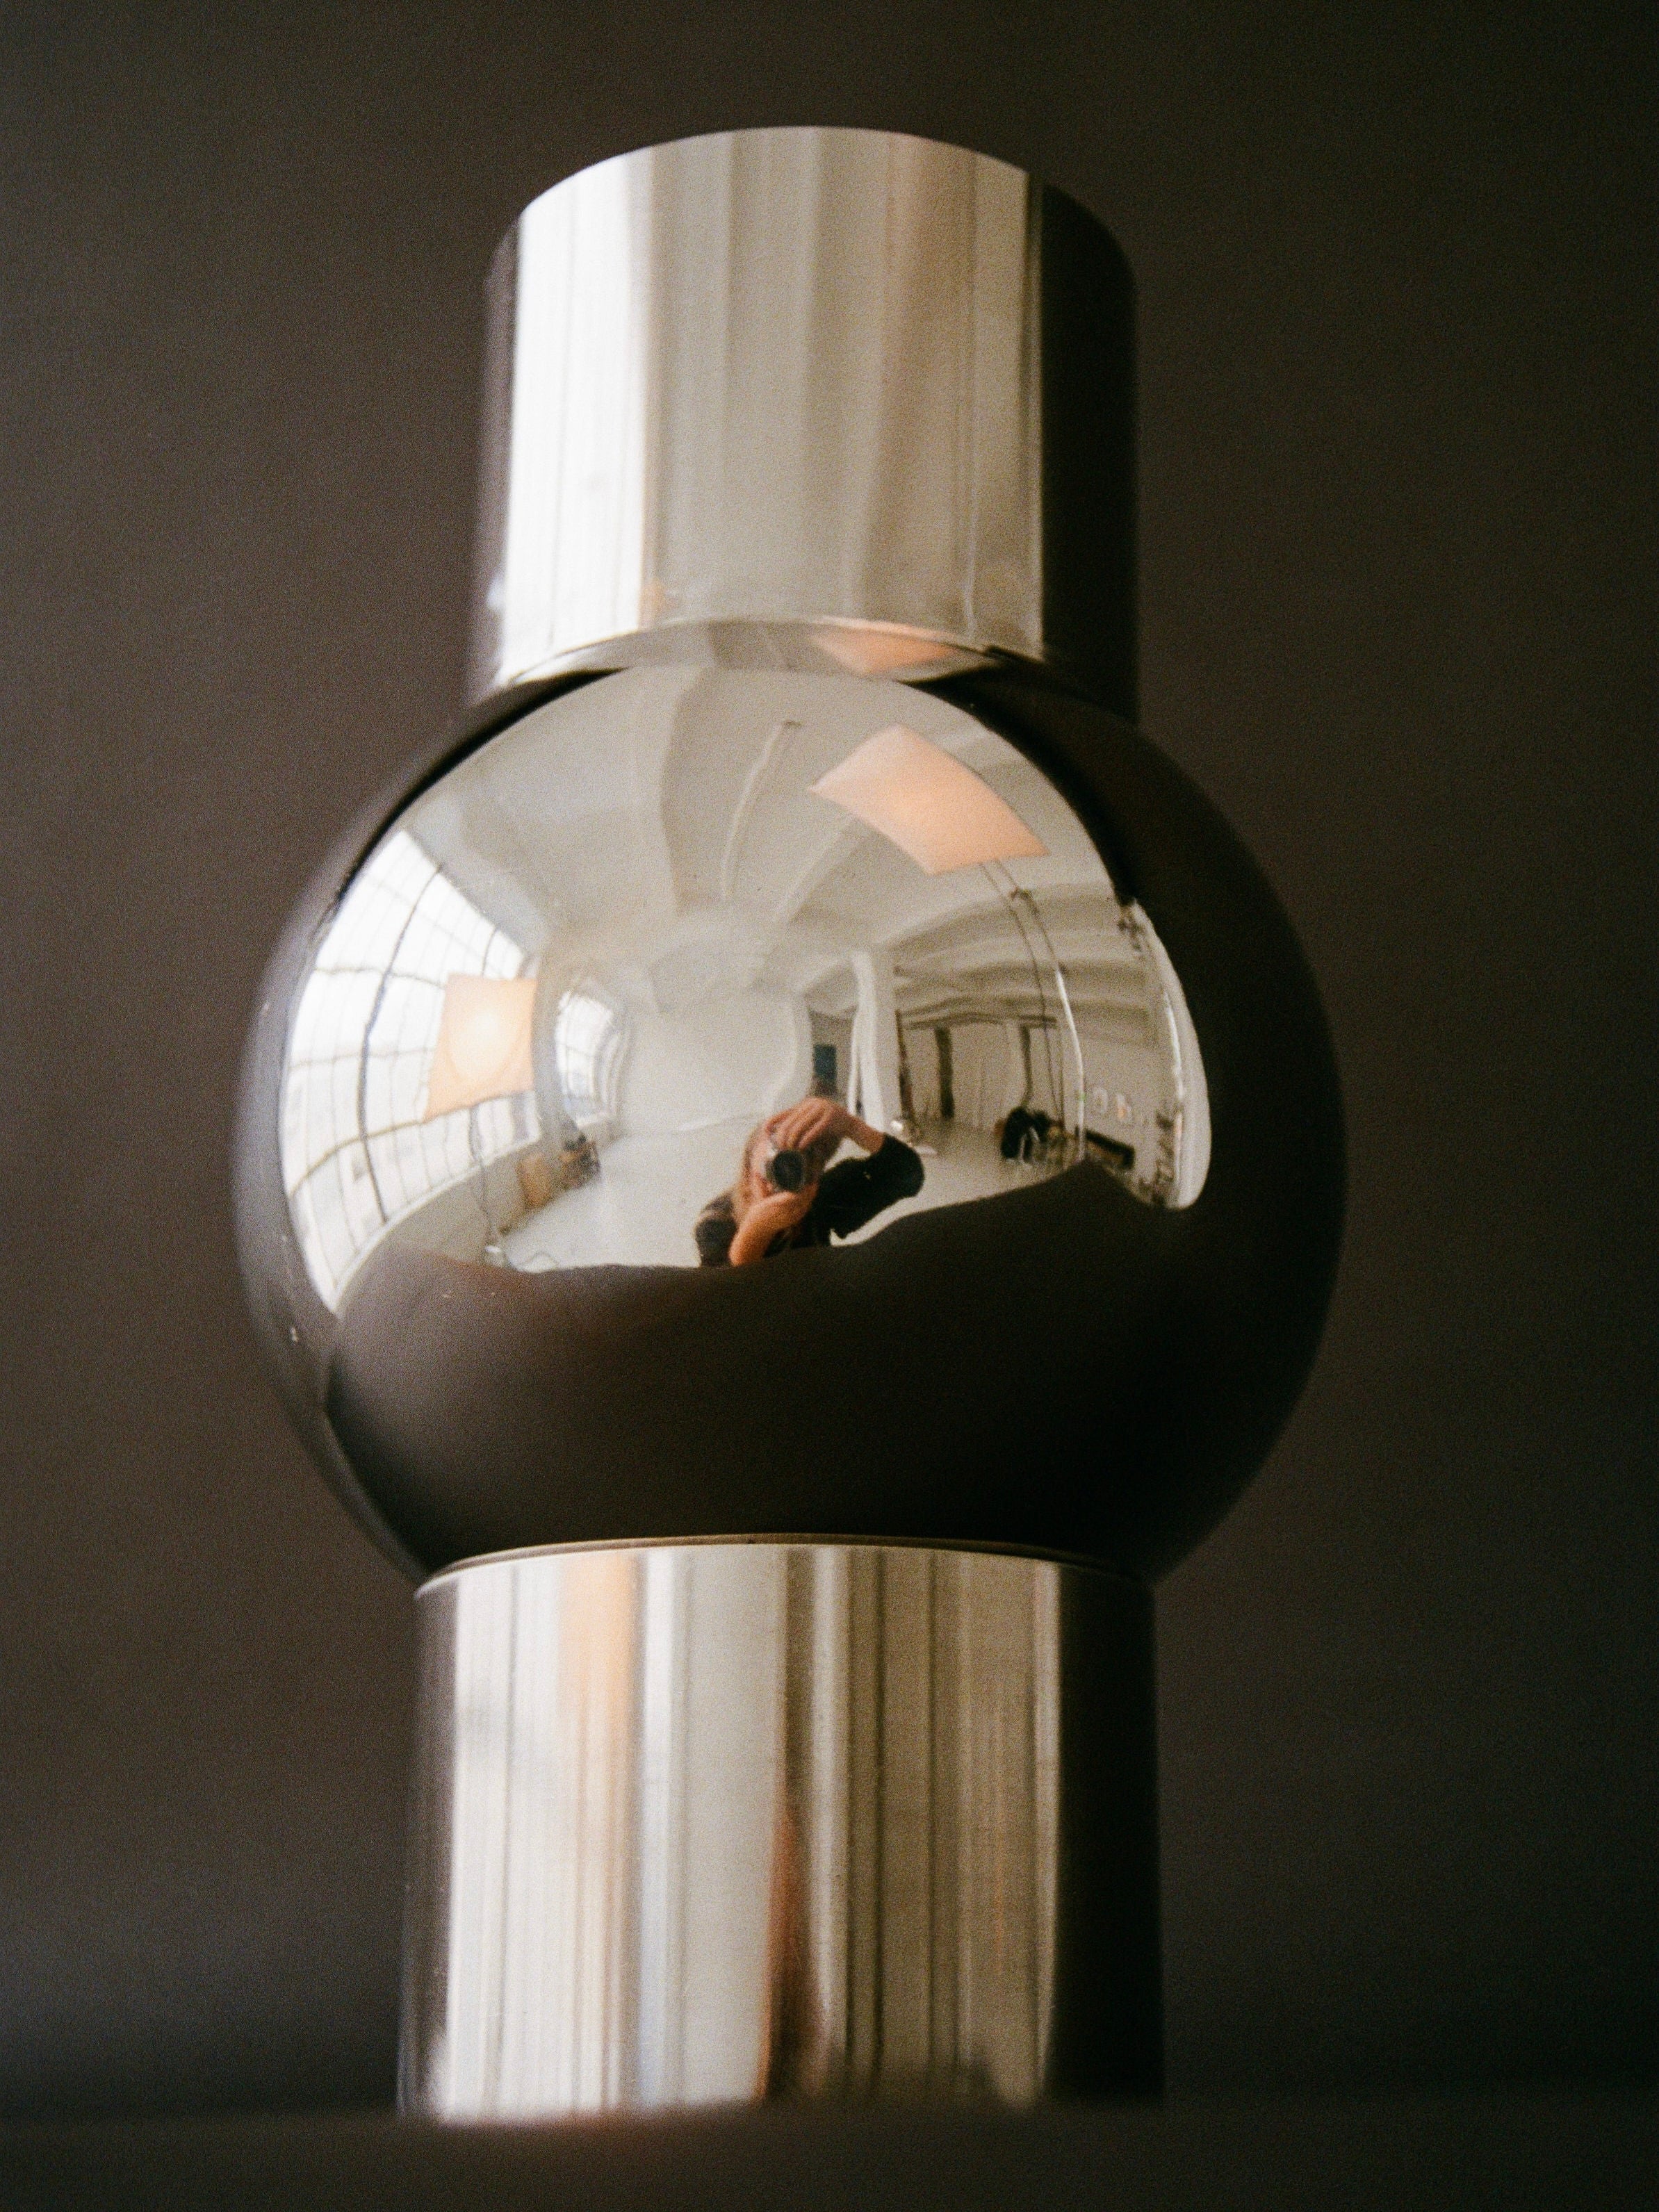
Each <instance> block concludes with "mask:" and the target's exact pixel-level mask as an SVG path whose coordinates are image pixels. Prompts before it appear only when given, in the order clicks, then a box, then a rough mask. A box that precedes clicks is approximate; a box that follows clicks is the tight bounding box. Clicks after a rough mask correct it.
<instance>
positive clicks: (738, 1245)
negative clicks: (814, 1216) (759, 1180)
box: [729, 1182, 818, 1267]
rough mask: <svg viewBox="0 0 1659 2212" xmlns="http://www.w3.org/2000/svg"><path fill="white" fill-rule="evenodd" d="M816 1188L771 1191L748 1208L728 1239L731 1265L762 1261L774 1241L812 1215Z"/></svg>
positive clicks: (810, 1183)
mask: <svg viewBox="0 0 1659 2212" xmlns="http://www.w3.org/2000/svg"><path fill="white" fill-rule="evenodd" d="M817 1194H818V1187H817V1183H815V1182H809V1183H808V1184H807V1185H806V1186H805V1188H804V1189H801V1190H775V1191H773V1192H771V1194H769V1196H767V1197H764V1198H757V1199H755V1200H753V1201H752V1202H751V1204H750V1206H749V1208H748V1210H747V1212H745V1213H744V1217H743V1219H742V1220H741V1221H740V1222H739V1223H738V1230H737V1234H736V1235H735V1236H734V1237H732V1249H731V1252H730V1255H729V1257H730V1261H731V1264H732V1267H744V1265H746V1264H747V1262H749V1261H751V1260H763V1259H764V1258H765V1257H766V1255H767V1254H768V1253H769V1251H770V1250H771V1249H772V1248H773V1246H774V1245H775V1243H777V1241H778V1239H779V1238H780V1237H789V1236H791V1235H792V1234H793V1231H795V1230H797V1229H799V1226H800V1225H801V1223H802V1222H803V1221H805V1218H806V1217H807V1215H808V1214H809V1213H810V1212H811V1211H812V1200H814V1199H815V1198H816V1197H817Z"/></svg>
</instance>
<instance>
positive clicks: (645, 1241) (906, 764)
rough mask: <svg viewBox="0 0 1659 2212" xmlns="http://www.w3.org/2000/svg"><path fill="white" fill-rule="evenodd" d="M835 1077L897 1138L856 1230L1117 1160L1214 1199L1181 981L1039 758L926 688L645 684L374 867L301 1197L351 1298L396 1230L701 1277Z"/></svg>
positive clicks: (468, 771)
mask: <svg viewBox="0 0 1659 2212" xmlns="http://www.w3.org/2000/svg"><path fill="white" fill-rule="evenodd" d="M815 1093H816V1094H817V1096H819V1097H822V1098H823V1099H824V1100H827V1101H829V1102H830V1103H833V1104H834V1105H836V1107H837V1108H838V1109H848V1113H849V1114H855V1115H857V1116H859V1117H861V1122H862V1125H863V1127H864V1129H865V1132H866V1133H865V1134H864V1136H863V1137H862V1139H859V1138H857V1137H854V1136H850V1135H849V1136H848V1137H847V1138H846V1139H844V1140H843V1139H842V1138H841V1137H839V1136H838V1137H837V1138H836V1140H835V1142H834V1144H833V1145H832V1146H831V1152H832V1153H833V1152H837V1151H840V1152H844V1155H845V1157H846V1158H848V1159H849V1160H851V1161H854V1162H856V1161H858V1160H860V1159H861V1158H863V1157H865V1152H867V1148H868V1146H869V1145H870V1144H871V1143H872V1141H873V1139H872V1135H871V1134H870V1132H874V1133H877V1134H878V1135H879V1134H886V1135H887V1136H888V1137H889V1139H890V1143H891V1150H890V1152H889V1154H888V1163H889V1170H890V1181H891V1183H892V1188H891V1189H890V1190H888V1191H886V1192H884V1193H876V1194H873V1195H875V1196H879V1197H880V1200H881V1202H880V1205H879V1206H876V1205H874V1204H873V1202H872V1205H871V1206H870V1218H869V1219H868V1220H867V1221H863V1222H861V1223H858V1222H856V1216H855V1214H853V1213H848V1212H845V1210H844V1209H843V1212H842V1213H839V1214H837V1215H836V1221H837V1223H838V1227H837V1230H836V1235H837V1237H839V1238H846V1237H868V1236H870V1235H872V1234H873V1233H876V1232H877V1231H878V1229H879V1228H880V1226H881V1225H883V1224H884V1223H885V1222H888V1221H890V1220H893V1219H896V1218H901V1217H902V1215H903V1214H905V1213H907V1212H916V1211H921V1210H932V1209H936V1208H938V1207H940V1206H951V1205H959V1204H961V1203H962V1202H963V1201H964V1200H970V1199H979V1198H985V1197H992V1196H995V1195H996V1194H999V1193H1006V1192H1010V1191H1013V1190H1017V1189H1019V1188H1025V1187H1027V1186H1029V1184H1030V1182H1032V1181H1033V1180H1034V1179H1041V1178H1042V1177H1043V1176H1051V1175H1054V1174H1058V1173H1061V1172H1063V1171H1064V1170H1066V1169H1068V1168H1071V1167H1074V1166H1076V1165H1077V1164H1079V1162H1082V1161H1084V1160H1085V1159H1091V1160H1093V1161H1095V1162H1097V1164H1102V1165H1104V1166H1106V1167H1108V1168H1109V1169H1111V1170H1113V1171H1114V1172H1115V1173H1116V1174H1117V1175H1119V1176H1121V1179H1122V1181H1123V1182H1125V1183H1126V1184H1127V1187H1128V1188H1130V1189H1131V1190H1132V1191H1133V1192H1134V1194H1136V1195H1137V1196H1138V1197H1139V1198H1141V1199H1143V1200H1146V1201H1147V1202H1149V1203H1152V1204H1156V1205H1159V1206H1170V1205H1173V1206H1185V1205H1188V1204H1190V1203H1191V1202H1192V1200H1194V1198H1195V1197H1196V1195H1197V1194H1198V1192H1199V1190H1200V1188H1201V1187H1202V1183H1203V1179H1204V1175H1205V1171H1206V1164H1207V1157H1208V1146H1209V1123H1208V1111H1207V1101H1206V1091H1205V1085H1204V1076H1203V1065H1202V1059H1201V1055H1200V1051H1199V1046H1198V1041H1197V1038H1196V1036H1195V1035H1194V1031H1193V1027H1192V1023H1191V1020H1190V1018H1189V1016H1188V1012H1187V1009H1186V1002H1185V1000H1184V997H1183V995H1182V989H1181V985H1180V982H1179V981H1178V979H1177V978H1176V975H1175V973H1174V970H1173V969H1172V968H1171V967H1170V963H1169V962H1168V960H1167V958H1166V957H1164V953H1163V949H1162V947H1161V946H1160V945H1159V944H1158V939H1157V935H1156V933H1155V932H1154V931H1153V929H1152V925H1151V923H1150V922H1149V921H1148V920H1147V918H1146V915H1144V914H1143V913H1141V912H1140V911H1139V909H1138V908H1135V907H1134V906H1133V905H1129V906H1127V907H1126V906H1121V905H1120V903H1119V902H1118V901H1117V899H1116V898H1115V896H1114V892H1113V888H1112V884H1111V881H1110V878H1109V876H1108V874H1107V872H1106V869H1105V866H1104V865H1103V862H1102V860H1101V858H1100V855H1099V854H1098V853H1097V850H1096V848H1095V846H1094V844H1093V843H1092V842H1091V839H1090V836H1089V834H1088V832H1087V831H1086V830H1085V829H1084V827H1083V825H1082V823H1080V822H1079V820H1078V818H1077V817H1076V815H1075V814H1074V813H1073V811H1072V809H1071V808H1070V807H1069V806H1068V805H1066V802H1065V801H1064V800H1063V799H1061V798H1060V794H1059V793H1057V792H1056V791H1055V790H1054V787H1053V786H1052V785H1051V784H1050V782H1049V781H1048V779H1047V778H1046V777H1045V776H1044V775H1042V772H1041V771H1040V770H1039V769H1036V767H1035V766H1034V765H1033V764H1032V763H1030V761H1028V760H1025V759H1024V758H1023V757H1021V756H1020V755H1019V754H1018V752H1017V751H1016V750H1014V748H1013V747H1012V746H1011V745H1009V744H1006V742H1005V741H1004V740H1003V739H1002V738H999V737H997V736H995V735H994V734H993V732H990V731H988V730H987V729H984V728H983V727H981V726H980V725H979V724H977V723H976V722H975V721H974V720H972V719H971V718H969V717H968V716H966V715H964V714H961V713H960V712H959V711H957V709H955V708H950V707H946V706H944V705H942V704H940V703H939V702H938V701H936V700H933V699H932V698H929V697H928V696H927V695H926V694H923V693H921V692H918V691H916V690H913V689H910V688H908V687H906V686H903V685H900V684H892V683H884V682H878V681H875V680H872V679H870V678H856V677H850V676H836V677H830V676H808V675H804V674H799V673H796V672H793V671H736V670H700V669H694V668H641V669H633V670H629V671H625V672H623V673H621V674H618V675H616V676H612V677H609V678H603V679H601V680H599V681H598V682H594V683H592V684H586V685H584V686H583V687H582V688H581V689H580V690H575V691H573V692H568V693H566V694H565V695H564V696H562V697H560V698H556V699H554V700H552V701H550V702H548V704H546V705H545V706H544V707H541V708H538V709H537V710H536V711H535V712H534V713H532V714H527V715H526V716H525V717H524V718H523V719H522V720H520V721H518V722H515V723H514V724H513V726H512V727H511V728H510V729H508V730H507V731H505V732H502V734H501V736H499V737H497V738H495V739H494V740H493V741H492V742H491V743H490V744H488V745H485V746H483V747H481V748H480V749H479V750H477V752H474V753H471V754H470V755H469V756H468V757H466V758H465V760H463V761H461V762H459V763H457V764H456V765H455V766H454V767H453V768H452V769H450V770H449V771H448V773H447V774H446V775H442V776H441V777H439V778H438V779H437V780H436V781H435V782H434V783H433V784H432V785H431V786H430V787H428V789H427V790H425V791H423V792H422V793H420V794H419V795H418V796H417V797H416V799H415V800H414V802H413V803H412V805H410V806H409V807H408V808H407V809H406V810H405V811H404V813H403V814H401V815H400V816H399V817H398V821H397V823H395V825H394V826H393V828H392V829H391V831H390V832H389V833H388V835H387V836H386V837H384V838H383V839H382V840H381V841H380V843H379V844H378V845H377V846H376V848H374V851H373V852H372V853H371V854H369V856H368V860H366V861H365V863H364V865H363V866H362V869H361V870H360V871H359V872H358V874H357V875H356V878H355V879H354V881H353V882H352V883H350V884H349V885H348V886H347V887H346V889H345V890H344V892H343V896H342V897H341V899H340V902H339V904H338V906H337V908H336V909H335V911H334V913H333V914H332V915H331V917H330V919H329V921H328V925H327V927H326V928H325V930H324V931H323V932H322V933H320V935H319V939H318V940H317V942H316V944H315V945H314V946H313V950H312V954H311V958H310V962H309V964H308V966H307V970H306V972H305V974H304V975H302V977H301V980H300V983H299V986H298V987H297V989H296V991H295V994H294V999H293V1006H292V1013H291V1019H290V1029H289V1045H288V1053H287V1059H286V1066H285V1069H284V1073H283V1111H282V1164H283V1184H284V1188H285V1189H286V1191H287V1194H288V1200H289V1207H290V1209H291V1212H292V1217H293V1222H294V1230H295V1237H296V1238H297V1241H298V1243H299V1246H300V1249H301V1252H302V1253H303V1255H304V1258H305V1261H306V1265H307V1270H308V1272H309V1274H310V1277H311V1280H312V1283H313V1286H314V1288H315V1291H316V1292H317V1296H318V1297H319V1299H320V1300H321V1301H322V1302H323V1304H324V1305H325V1307H327V1308H328V1309H329V1310H331V1311H334V1312H339V1311H342V1310H343V1309H344V1307H345V1306H346V1305H347V1304H349V1301H350V1298H351V1297H352V1295H353V1292H354V1291H355V1290H356V1288H357V1287H358V1286H359V1285H361V1284H362V1283H363V1282H364V1281H365V1279H367V1277H368V1275H369V1273H370V1272H371V1271H372V1269H373V1268H374V1265H375V1263H376V1261H377V1260H378V1259H379V1258H380V1255H383V1254H384V1253H386V1251H387V1249H388V1248H391V1249H392V1250H393V1251H394V1252H398V1253H402V1252H408V1251H425V1252H432V1253H437V1254H442V1255H447V1256H448V1257H449V1258H451V1259H459V1260H468V1261H479V1260H489V1261H492V1262H494V1263H495V1264H496V1265H498V1266H504V1267H513V1268H518V1269H522V1270H525V1271H527V1272H530V1273H540V1272H544V1271H546V1270H549V1269H562V1270H571V1269H580V1268H583V1267H598V1266H602V1265H605V1264H607V1263H609V1264H615V1263H623V1264H625V1265H629V1266H635V1267H641V1266H658V1267H695V1266H696V1264H697V1263H698V1256H699V1245H698V1232H699V1223H700V1216H701V1213H702V1210H703V1209H705V1208H706V1206H708V1202H709V1201H711V1200H717V1199H718V1198H719V1197H720V1194H721V1193H722V1192H723V1191H725V1190H726V1189H727V1188H729V1187H730V1186H732V1184H733V1182H734V1179H735V1178H737V1177H738V1175H739V1170H740V1164H741V1162H742V1160H743V1159H744V1157H745V1154H744V1147H745V1145H746V1143H747V1142H748V1141H749V1139H750V1133H751V1132H753V1131H755V1130H756V1129H757V1127H758V1126H759V1125H760V1124H762V1123H763V1121H765V1120H766V1119H767V1117H768V1116H770V1115H775V1114H778V1113H780V1112H781V1111H785V1110H787V1109H791V1108H793V1107H796V1106H797V1105H798V1104H799V1102H802V1101H803V1100H805V1099H807V1098H808V1097H810V1096H812V1095H814V1094H815ZM1022 1131H1024V1134H1023V1135H1022V1133H1021V1132H1022ZM903 1138H908V1140H909V1144H910V1146H912V1147H914V1148H915V1149H914V1152H905V1153H904V1154H903V1162H904V1169H908V1174H907V1173H906V1172H904V1171H903V1170H892V1168H891V1163H892V1162H894V1161H895V1160H897V1159H898V1158H900V1155H901V1150H902V1147H901V1143H900V1139H903ZM860 1143H861V1145H862V1146H863V1148H864V1150H863V1151H861V1150H860ZM825 1164H826V1165H827V1164H828V1162H827V1160H826V1163H825ZM842 1179H843V1181H844V1180H845V1175H844V1174H843V1177H842Z"/></svg>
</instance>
